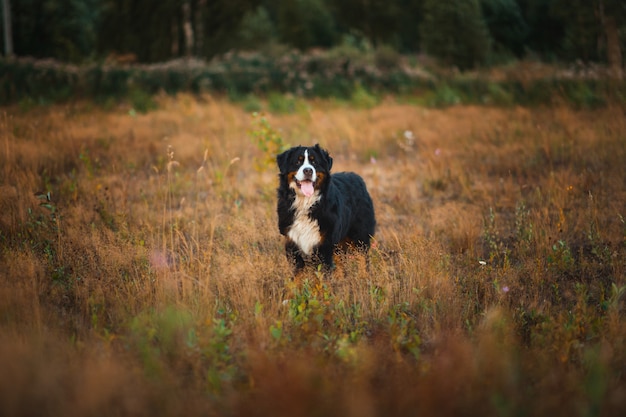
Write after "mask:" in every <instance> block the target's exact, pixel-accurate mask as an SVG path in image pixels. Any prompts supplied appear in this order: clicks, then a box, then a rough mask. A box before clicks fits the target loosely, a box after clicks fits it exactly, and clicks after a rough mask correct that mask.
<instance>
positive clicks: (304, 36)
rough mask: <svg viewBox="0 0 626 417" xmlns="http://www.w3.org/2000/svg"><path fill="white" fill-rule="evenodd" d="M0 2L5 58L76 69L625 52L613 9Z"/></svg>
mask: <svg viewBox="0 0 626 417" xmlns="http://www.w3.org/2000/svg"><path fill="white" fill-rule="evenodd" d="M2 1H3V7H2V13H3V19H2V22H3V27H4V30H3V31H2V33H3V35H2V36H3V41H4V42H3V44H4V45H5V48H4V54H5V55H6V54H11V53H13V54H15V55H17V56H32V57H36V58H55V59H59V60H63V61H68V62H76V63H81V62H86V61H97V60H101V59H104V58H105V57H106V56H109V55H111V54H118V55H127V56H130V57H132V59H133V60H136V61H137V62H145V63H149V62H159V61H167V60H170V59H175V58H179V57H199V58H203V59H211V58H212V57H214V56H216V55H220V54H223V53H225V52H227V51H231V50H262V51H272V50H279V49H280V48H281V47H282V48H297V49H300V50H302V51H310V50H315V49H318V48H325V49H326V48H334V47H342V46H350V47H354V48H361V49H367V48H370V49H374V48H376V49H381V48H388V49H389V50H393V51H396V52H399V53H407V54H414V53H425V54H428V55H430V56H433V57H435V58H437V59H438V60H439V61H440V62H441V63H443V64H445V65H453V66H456V67H459V68H460V69H467V68H474V67H477V66H485V65H493V64H499V63H503V62H507V61H510V60H514V59H520V58H525V57H528V56H531V57H533V58H537V59H542V60H546V61H574V60H582V61H584V62H600V63H606V64H608V65H609V66H611V67H613V68H619V69H620V71H621V68H623V54H622V51H623V49H624V47H625V46H626V2H624V1H623V0H159V1H154V0H19V1H17V0H13V1H10V0H2ZM9 3H10V4H9ZM7 29H9V30H7ZM7 45H9V46H10V49H8V48H9V46H7Z"/></svg>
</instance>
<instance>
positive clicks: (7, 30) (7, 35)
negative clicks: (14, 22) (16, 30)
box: [2, 0, 13, 57]
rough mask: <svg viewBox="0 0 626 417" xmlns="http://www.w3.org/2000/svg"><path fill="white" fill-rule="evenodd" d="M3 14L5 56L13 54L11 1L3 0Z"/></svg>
mask: <svg viewBox="0 0 626 417" xmlns="http://www.w3.org/2000/svg"><path fill="white" fill-rule="evenodd" d="M2 16H3V25H2V26H3V27H4V56H6V57H12V56H13V31H12V29H11V1H10V0H2Z"/></svg>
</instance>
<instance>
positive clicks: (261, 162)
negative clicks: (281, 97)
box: [249, 112, 288, 170]
mask: <svg viewBox="0 0 626 417" xmlns="http://www.w3.org/2000/svg"><path fill="white" fill-rule="evenodd" d="M252 125H253V129H252V130H251V131H250V133H249V134H250V138H251V139H252V141H253V142H254V144H255V145H256V146H257V148H258V149H259V150H260V151H261V152H262V153H263V158H259V159H258V162H257V164H258V166H257V169H258V170H265V169H267V168H269V167H273V166H274V165H275V164H276V155H278V154H279V153H281V152H283V151H284V150H286V149H287V147H288V145H287V144H286V143H285V142H284V141H283V137H282V135H281V134H280V133H279V132H278V131H277V130H276V129H274V128H273V127H272V125H271V124H270V122H269V121H268V120H267V118H266V117H265V116H263V115H262V114H259V113H256V112H255V113H252Z"/></svg>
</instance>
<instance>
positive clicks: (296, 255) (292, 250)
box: [285, 240, 304, 273]
mask: <svg viewBox="0 0 626 417" xmlns="http://www.w3.org/2000/svg"><path fill="white" fill-rule="evenodd" d="M285 254H286V255H287V260H288V261H289V262H290V263H291V264H292V265H293V266H294V268H295V272H296V273H297V272H298V271H300V270H301V269H302V268H304V258H303V257H302V254H301V253H300V249H299V248H298V245H296V244H295V243H294V242H293V241H292V240H287V242H286V243H285Z"/></svg>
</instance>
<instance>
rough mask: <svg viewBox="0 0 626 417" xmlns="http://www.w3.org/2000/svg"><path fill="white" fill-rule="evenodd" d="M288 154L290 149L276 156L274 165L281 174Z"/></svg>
mask: <svg viewBox="0 0 626 417" xmlns="http://www.w3.org/2000/svg"><path fill="white" fill-rule="evenodd" d="M289 152H291V149H287V150H286V151H285V152H283V153H281V154H278V155H276V164H277V165H278V169H279V170H280V172H283V168H284V167H285V165H286V164H287V159H289Z"/></svg>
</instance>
